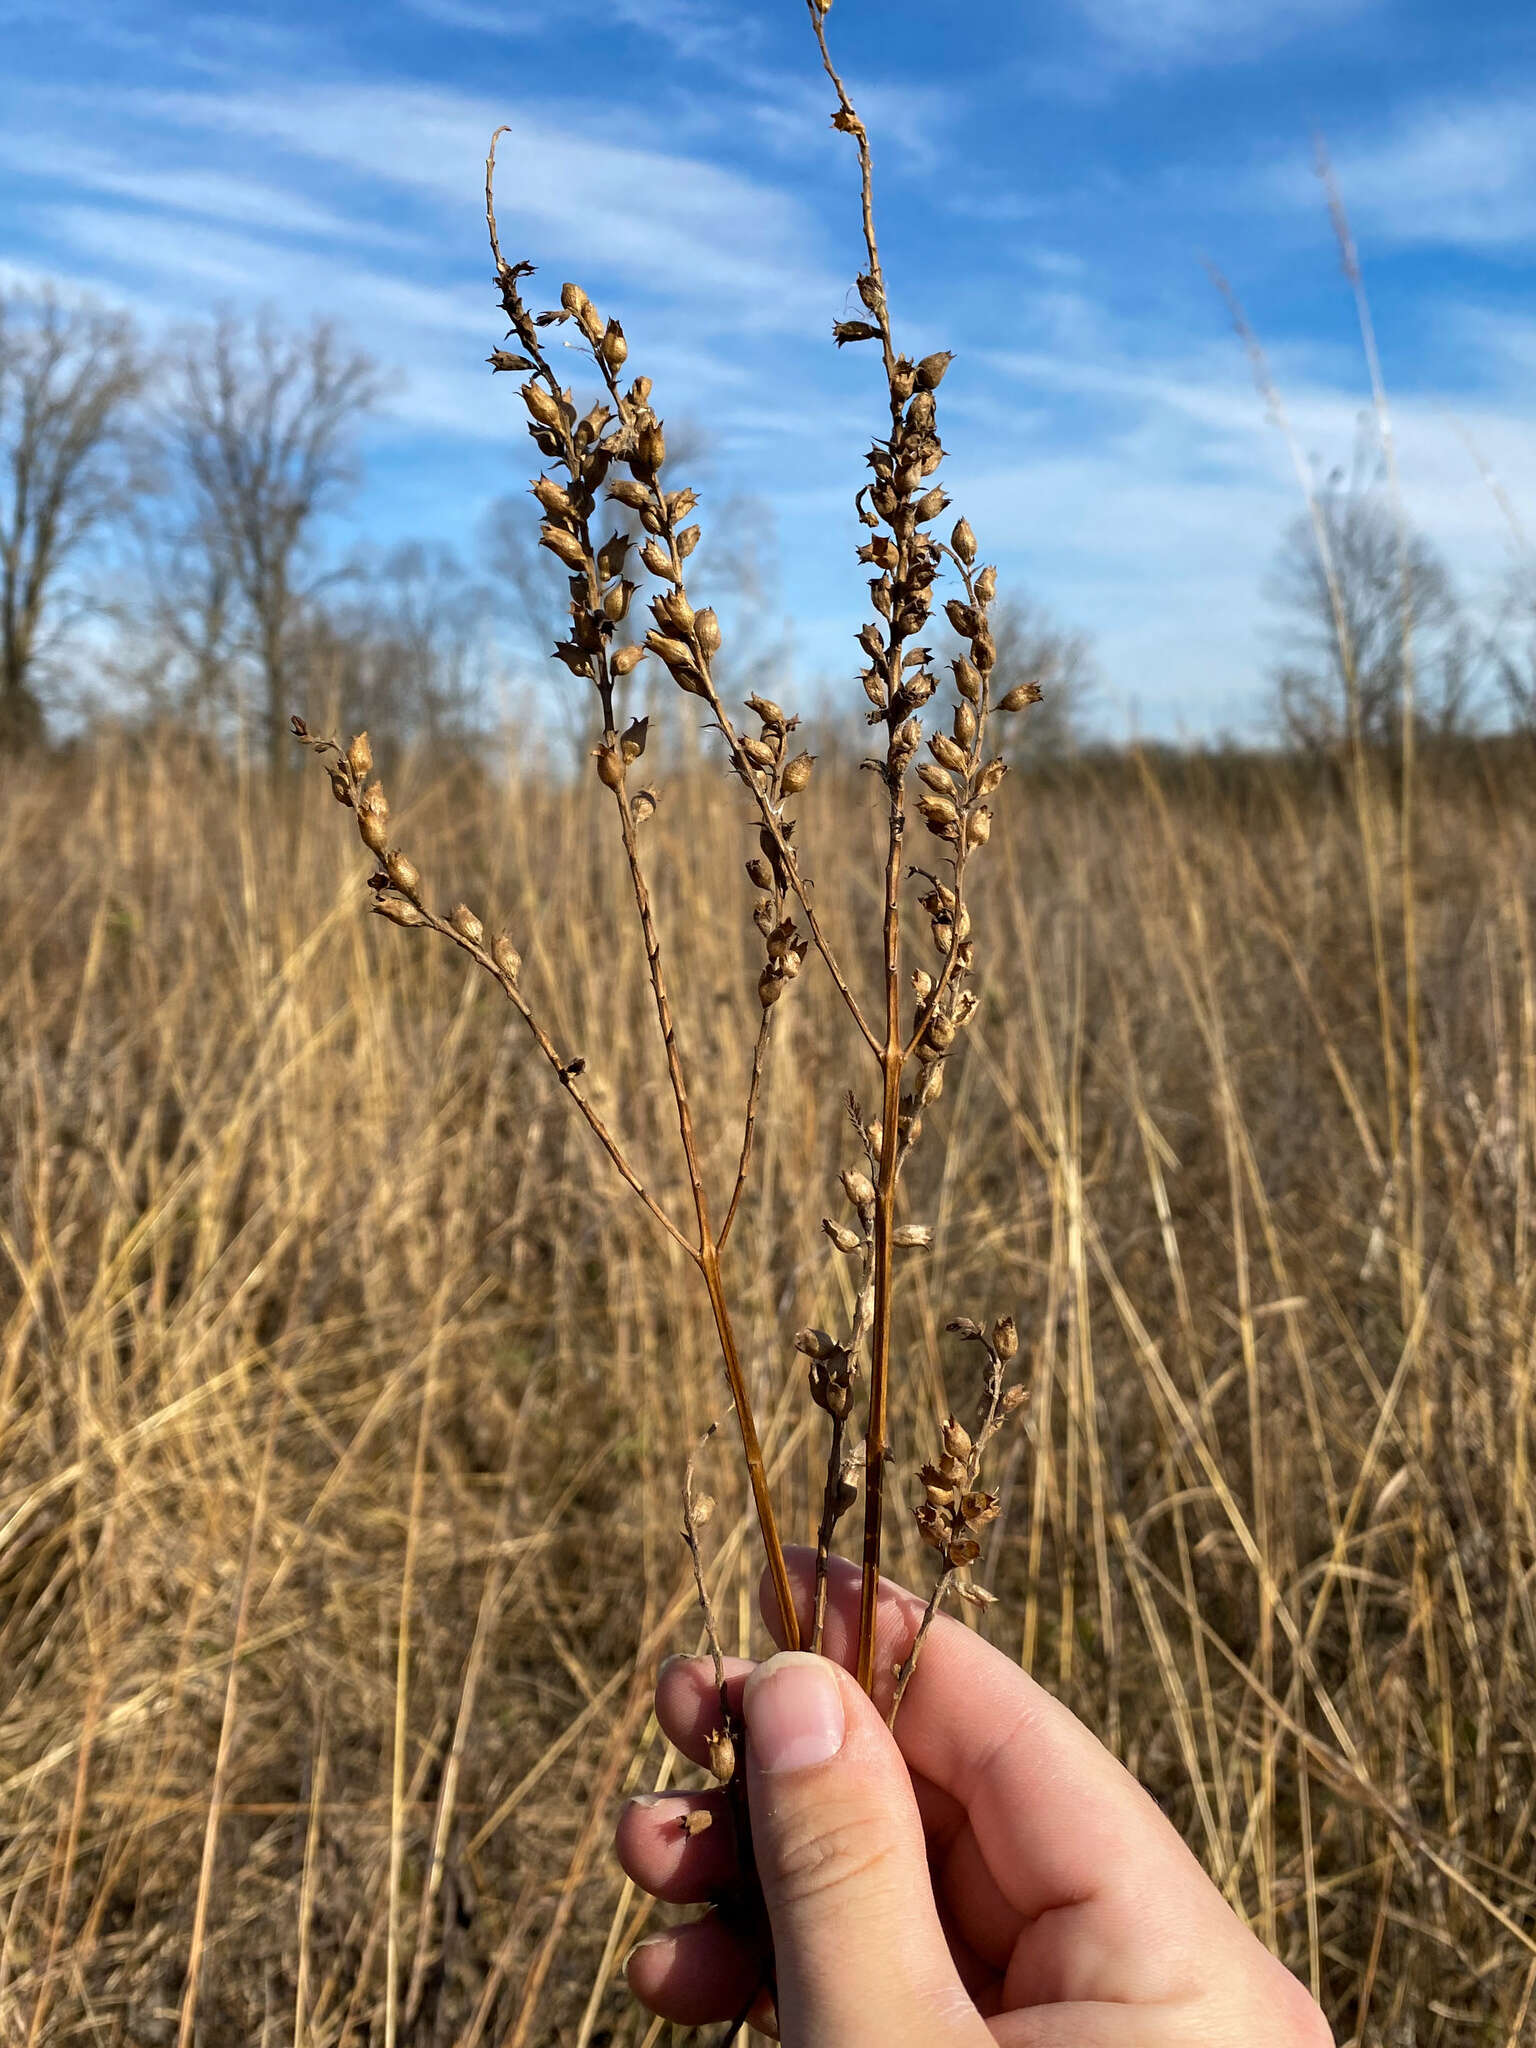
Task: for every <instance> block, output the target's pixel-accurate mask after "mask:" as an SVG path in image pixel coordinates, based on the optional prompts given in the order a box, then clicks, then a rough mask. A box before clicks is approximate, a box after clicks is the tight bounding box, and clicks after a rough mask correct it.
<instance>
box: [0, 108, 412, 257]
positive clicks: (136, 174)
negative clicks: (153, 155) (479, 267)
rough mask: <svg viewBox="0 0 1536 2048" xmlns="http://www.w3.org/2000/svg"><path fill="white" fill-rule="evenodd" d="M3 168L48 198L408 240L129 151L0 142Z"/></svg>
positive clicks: (302, 232)
mask: <svg viewBox="0 0 1536 2048" xmlns="http://www.w3.org/2000/svg"><path fill="white" fill-rule="evenodd" d="M0 165H4V166H5V167H6V168H8V169H9V170H11V171H14V172H17V173H19V174H20V175H21V176H23V177H25V178H28V179H38V180H43V181H46V183H47V186H48V189H49V191H50V192H53V193H57V192H60V191H69V190H71V189H73V190H76V191H79V192H82V193H91V194H101V195H104V196H106V197H109V198H114V199H130V200H136V201H139V202H141V203H142V204H143V205H146V206H149V207H154V208H163V209H164V210H165V211H166V212H168V213H175V214H190V215H193V216H195V217H199V218H202V219H205V220H217V221H232V222H234V223H236V224H237V225H240V226H245V227H254V228H261V229H264V230H265V231H266V232H268V233H269V234H276V235H298V236H304V237H307V238H310V239H320V240H326V239H331V240H335V241H338V242H348V241H350V242H364V243H382V244H388V245H391V246H394V247H401V246H403V245H404V244H405V243H406V241H407V239H408V238H407V237H405V236H403V235H401V234H400V233H398V232H397V231H396V230H394V229H392V228H388V227H385V226H384V225H382V224H381V223H378V222H375V221H370V220H367V219H360V218H358V217H357V216H356V215H350V216H348V215H344V214H340V213H337V212H335V211H334V210H333V209H332V208H330V207H326V206H321V205H318V204H317V203H316V202H315V201H314V200H313V199H310V198H308V197H306V196H305V195H303V194H302V193H297V192H294V191H292V190H288V189H284V188H283V187H281V186H278V185H273V184H269V183H267V182H266V181H264V180H261V179H256V178H241V177H235V176H231V175H230V174H228V173H226V172H222V171H216V170H211V169H209V168H208V167H207V166H206V165H205V164H189V165H186V166H184V167H182V168H176V169H173V168H166V169H159V170H157V169H152V168H147V167H145V166H144V165H143V164H142V162H139V161H136V160H135V159H134V157H133V156H132V154H130V153H129V152H127V151H123V152H120V153H114V152H111V151H108V150H103V149H93V148H91V147H90V146H88V145H85V146H82V145H80V144H78V143H68V144H66V143H64V142H61V141H55V140H52V139H50V138H48V137H47V136H40V135H35V134H34V135H29V136H26V137H20V136H15V135H0Z"/></svg>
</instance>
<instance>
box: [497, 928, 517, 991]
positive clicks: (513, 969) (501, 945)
mask: <svg viewBox="0 0 1536 2048" xmlns="http://www.w3.org/2000/svg"><path fill="white" fill-rule="evenodd" d="M491 958H492V959H493V960H494V961H495V962H496V965H497V966H498V967H499V968H500V970H501V972H502V973H503V974H504V975H505V976H506V977H507V979H508V981H516V979H517V971H518V969H519V968H520V967H521V966H522V964H523V956H522V954H521V953H519V952H518V950H517V948H516V946H514V945H513V943H512V941H511V940H510V939H509V938H508V937H507V935H506V933H505V932H503V933H502V934H501V936H500V937H499V938H498V939H497V941H496V943H495V945H494V946H492V948H491Z"/></svg>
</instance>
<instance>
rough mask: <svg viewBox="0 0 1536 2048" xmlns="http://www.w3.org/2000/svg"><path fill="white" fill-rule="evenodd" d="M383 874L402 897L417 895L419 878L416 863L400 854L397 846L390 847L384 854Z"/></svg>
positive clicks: (419, 885)
mask: <svg viewBox="0 0 1536 2048" xmlns="http://www.w3.org/2000/svg"><path fill="white" fill-rule="evenodd" d="M384 872H385V873H386V874H387V875H388V877H389V879H390V882H391V884H392V885H393V886H394V887H395V888H396V889H399V890H400V891H401V893H402V894H403V895H406V896H415V895H416V894H418V893H419V891H420V889H421V876H420V874H419V873H418V871H417V867H416V863H415V861H413V860H412V859H411V858H410V857H409V855H408V854H404V853H402V852H401V851H400V849H399V847H398V846H392V847H391V848H390V850H389V852H388V853H387V854H385V856H384Z"/></svg>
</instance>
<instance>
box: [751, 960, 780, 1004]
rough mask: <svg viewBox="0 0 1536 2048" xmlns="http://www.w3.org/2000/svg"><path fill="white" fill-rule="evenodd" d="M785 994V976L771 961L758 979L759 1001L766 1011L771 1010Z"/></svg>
mask: <svg viewBox="0 0 1536 2048" xmlns="http://www.w3.org/2000/svg"><path fill="white" fill-rule="evenodd" d="M783 993H784V976H783V974H782V973H781V971H780V970H779V968H778V967H777V966H775V965H774V963H773V962H772V961H771V960H770V961H769V963H768V965H767V966H766V967H765V968H764V969H763V971H762V973H761V974H760V975H759V976H758V977H757V1000H758V1001H759V1002H760V1003H761V1004H762V1006H763V1008H764V1009H765V1010H771V1009H772V1008H773V1006H774V1004H775V1003H776V1002H777V1001H778V1000H779V997H780V996H781V995H783Z"/></svg>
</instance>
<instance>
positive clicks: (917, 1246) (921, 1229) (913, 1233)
mask: <svg viewBox="0 0 1536 2048" xmlns="http://www.w3.org/2000/svg"><path fill="white" fill-rule="evenodd" d="M892 1241H893V1242H894V1243H895V1244H897V1245H899V1246H900V1247H901V1249H902V1250H903V1251H927V1249H928V1248H929V1246H930V1245H931V1244H932V1243H933V1231H932V1229H931V1228H930V1227H929V1225H928V1224H926V1223H898V1224H897V1226H896V1229H895V1231H894V1233H893V1238H892Z"/></svg>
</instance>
